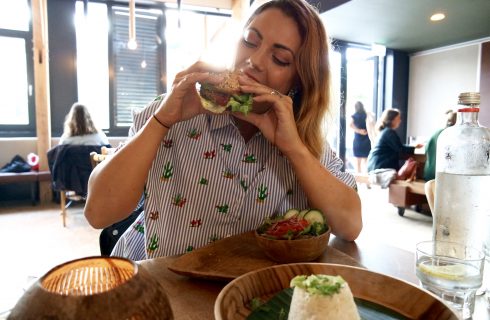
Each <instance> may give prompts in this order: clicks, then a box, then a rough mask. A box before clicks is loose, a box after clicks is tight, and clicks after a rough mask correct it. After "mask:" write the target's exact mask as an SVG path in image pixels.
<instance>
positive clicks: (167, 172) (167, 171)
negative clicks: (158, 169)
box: [160, 161, 174, 181]
mask: <svg viewBox="0 0 490 320" xmlns="http://www.w3.org/2000/svg"><path fill="white" fill-rule="evenodd" d="M173 175H174V167H173V166H172V165H171V164H170V161H168V162H167V163H165V166H163V173H162V176H161V177H160V180H162V181H167V180H169V179H170V178H172V176H173Z"/></svg>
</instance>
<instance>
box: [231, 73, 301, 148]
mask: <svg viewBox="0 0 490 320" xmlns="http://www.w3.org/2000/svg"><path fill="white" fill-rule="evenodd" d="M239 80H240V84H241V86H240V89H241V90H242V91H243V92H246V93H251V94H253V95H254V97H253V101H254V105H267V106H270V107H269V109H268V110H266V111H265V112H264V113H256V112H254V110H253V109H252V112H250V113H249V114H248V115H244V114H241V113H239V112H235V113H233V115H234V116H235V117H237V118H239V119H242V120H244V121H247V122H249V123H251V124H253V125H254V126H256V127H257V128H259V130H260V131H261V132H262V134H263V135H264V136H265V137H266V138H267V140H269V141H270V142H271V143H273V144H274V145H276V146H277V147H278V148H279V150H281V152H282V153H284V154H285V155H287V154H288V151H290V150H294V149H295V148H296V147H297V146H298V144H302V142H301V138H300V137H299V134H298V129H297V127H296V122H295V119H294V112H293V100H292V99H291V98H290V97H289V96H287V95H284V94H281V93H280V92H278V91H277V90H274V89H271V88H269V87H267V86H264V85H262V84H260V83H257V82H255V81H253V80H251V79H249V78H247V77H245V76H241V77H240V78H239Z"/></svg>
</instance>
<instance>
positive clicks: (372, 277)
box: [214, 263, 458, 320]
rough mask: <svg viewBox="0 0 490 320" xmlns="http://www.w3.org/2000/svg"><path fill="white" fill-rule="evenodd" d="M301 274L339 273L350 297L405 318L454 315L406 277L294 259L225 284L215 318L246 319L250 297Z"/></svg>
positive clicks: (263, 295)
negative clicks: (350, 293) (350, 294)
mask: <svg viewBox="0 0 490 320" xmlns="http://www.w3.org/2000/svg"><path fill="white" fill-rule="evenodd" d="M302 274H307V275H309V274H330V275H341V276H342V277H343V278H344V279H345V280H346V281H347V283H349V286H350V288H351V290H352V294H353V295H354V297H356V298H359V299H362V300H365V301H369V302H372V303H374V304H375V305H379V306H382V307H385V308H387V309H390V310H392V311H394V312H395V313H398V314H400V315H401V316H403V317H405V318H408V319H427V320H431V319H434V320H435V319H438V320H448V319H451V320H452V319H458V317H457V316H456V314H455V313H454V312H453V311H452V310H451V309H450V308H449V307H448V306H447V305H445V304H444V302H442V300H440V299H439V298H437V297H436V296H435V295H433V294H431V293H429V292H427V291H424V290H422V289H421V288H418V287H417V286H415V285H412V284H410V283H408V282H406V281H403V280H400V279H396V278H393V277H389V276H386V275H383V274H380V273H377V272H373V271H369V270H366V269H362V268H358V267H350V266H344V265H337V264H326V263H295V264H285V265H278V266H272V267H267V268H263V269H260V270H257V271H252V272H249V273H247V274H244V275H242V276H241V277H238V278H236V279H235V280H233V281H231V282H230V283H229V284H228V285H226V286H225V287H224V288H223V290H222V291H221V292H220V294H219V295H218V298H217V299H216V302H215V305H214V315H215V318H216V319H217V320H231V319H246V317H247V316H248V315H249V314H250V310H249V309H248V308H247V305H249V302H250V300H252V299H253V298H261V299H264V300H268V299H270V298H271V297H272V296H274V295H275V294H277V293H279V292H280V291H282V290H283V289H285V288H288V287H289V282H290V280H291V279H292V278H293V277H294V276H296V275H302Z"/></svg>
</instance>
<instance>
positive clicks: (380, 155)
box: [368, 109, 422, 172]
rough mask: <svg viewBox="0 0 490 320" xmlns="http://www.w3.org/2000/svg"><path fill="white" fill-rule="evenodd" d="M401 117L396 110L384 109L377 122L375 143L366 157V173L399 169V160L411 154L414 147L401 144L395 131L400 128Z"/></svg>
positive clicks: (418, 146)
mask: <svg viewBox="0 0 490 320" xmlns="http://www.w3.org/2000/svg"><path fill="white" fill-rule="evenodd" d="M401 121H402V120H401V115H400V111H399V110H398V109H386V110H385V111H383V114H382V115H381V117H380V118H379V120H378V123H377V125H376V129H377V131H378V135H377V141H376V143H375V145H374V147H373V148H372V149H371V152H370V153H369V156H368V171H369V172H370V171H373V170H376V169H394V170H396V171H398V170H399V169H400V167H401V164H400V158H401V155H403V154H413V152H414V150H415V148H420V147H422V145H420V144H419V145H417V146H415V147H411V146H406V145H404V144H402V141H401V140H400V137H399V136H398V134H397V133H396V131H395V129H397V128H398V127H399V126H400V123H401Z"/></svg>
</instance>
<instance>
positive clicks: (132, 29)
mask: <svg viewBox="0 0 490 320" xmlns="http://www.w3.org/2000/svg"><path fill="white" fill-rule="evenodd" d="M134 11H135V0H129V41H128V49H130V50H135V49H136V48H137V47H138V43H137V42H136V17H135V14H134Z"/></svg>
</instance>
